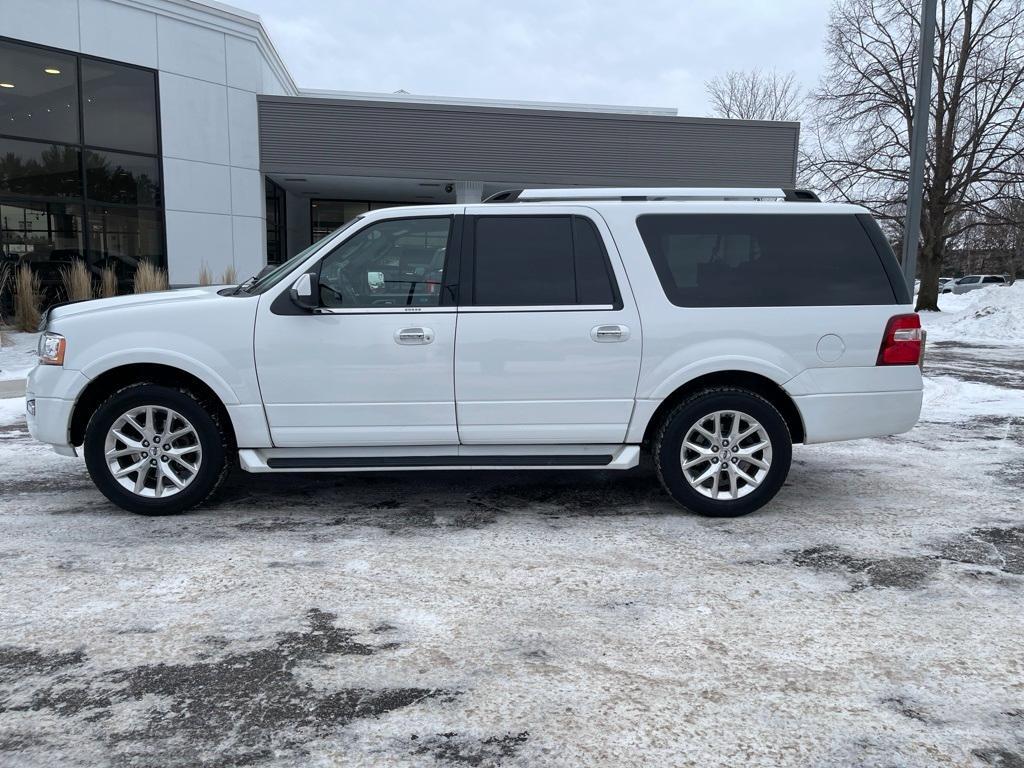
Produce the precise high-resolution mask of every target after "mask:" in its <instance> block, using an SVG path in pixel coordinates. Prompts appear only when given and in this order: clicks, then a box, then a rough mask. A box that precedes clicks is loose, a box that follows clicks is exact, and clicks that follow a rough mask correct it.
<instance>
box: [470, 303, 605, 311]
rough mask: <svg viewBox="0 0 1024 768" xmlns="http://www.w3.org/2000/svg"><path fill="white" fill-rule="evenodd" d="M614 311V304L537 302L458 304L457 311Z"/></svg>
mask: <svg viewBox="0 0 1024 768" xmlns="http://www.w3.org/2000/svg"><path fill="white" fill-rule="evenodd" d="M601 311H616V310H615V305H614V304H537V305H531V304H527V305H519V304H516V305H512V306H501V307H498V306H496V307H489V306H484V305H479V304H474V305H472V306H465V307H463V306H460V307H459V312H477V313H479V312H601Z"/></svg>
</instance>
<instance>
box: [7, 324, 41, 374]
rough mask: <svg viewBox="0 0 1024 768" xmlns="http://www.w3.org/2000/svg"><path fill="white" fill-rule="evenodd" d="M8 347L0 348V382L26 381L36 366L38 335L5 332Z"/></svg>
mask: <svg viewBox="0 0 1024 768" xmlns="http://www.w3.org/2000/svg"><path fill="white" fill-rule="evenodd" d="M4 339H5V340H6V341H7V342H8V344H7V346H3V347H0V381H12V380H15V379H24V378H25V377H26V376H28V372H29V371H30V370H32V368H33V367H34V366H35V364H36V344H37V342H38V341H39V334H38V333H22V332H19V331H12V330H5V331H4Z"/></svg>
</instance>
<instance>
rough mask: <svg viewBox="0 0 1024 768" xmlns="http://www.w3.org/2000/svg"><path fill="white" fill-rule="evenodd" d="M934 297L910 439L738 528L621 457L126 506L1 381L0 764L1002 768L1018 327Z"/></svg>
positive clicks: (818, 468)
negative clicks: (1006, 329)
mask: <svg viewBox="0 0 1024 768" xmlns="http://www.w3.org/2000/svg"><path fill="white" fill-rule="evenodd" d="M1022 287H1024V286H1022ZM1015 290H1016V288H1013V289H992V290H991V291H988V292H987V293H989V294H993V295H995V294H998V293H999V292H1000V291H1007V292H1010V293H1007V296H1008V297H1012V296H1014V295H1015V294H1014V293H1012V291H1015ZM976 293H978V294H980V293H983V292H982V291H978V292H976ZM946 298H949V297H944V299H943V300H944V302H945V299H946ZM955 300H956V301H957V302H960V303H963V304H964V307H961V308H958V310H957V311H956V313H952V312H951V313H949V314H948V315H947V314H945V313H944V315H943V316H941V317H936V316H927V317H926V318H925V323H926V325H927V326H928V327H929V328H930V332H931V338H932V339H933V340H935V341H936V342H957V340H958V337H959V338H961V339H970V343H971V346H965V345H964V344H962V343H946V344H945V345H944V346H938V347H933V348H932V349H931V350H930V351H929V358H928V359H929V366H930V368H929V378H928V383H927V390H926V404H925V411H924V415H923V420H922V423H921V424H920V426H919V427H918V428H916V429H915V430H914V431H913V432H911V433H909V434H907V435H902V436H899V437H892V438H886V439H880V440H865V441H858V442H851V443H841V444H835V445H829V446H809V447H798V448H796V449H795V453H794V459H795V461H794V465H793V469H792V472H791V474H790V477H789V481H788V482H787V484H786V486H785V488H784V489H783V490H782V492H781V493H780V495H779V496H778V498H777V500H776V501H775V502H773V503H772V504H771V505H770V506H769V507H767V508H765V509H764V510H762V511H760V512H758V513H756V514H754V515H752V516H749V517H746V518H742V519H737V520H706V519H702V518H698V517H695V516H692V515H689V514H685V513H681V512H680V511H679V510H678V509H676V508H675V507H674V506H673V505H672V504H671V503H669V502H668V500H667V499H666V498H665V496H664V495H663V494H662V493H661V491H660V490H659V488H658V486H657V482H656V480H655V478H654V477H653V475H652V474H651V473H650V472H649V471H648V470H638V471H635V472H630V473H626V474H612V473H600V472H593V473H590V472H588V473H571V474H570V473H554V472H549V473H536V474H521V473H511V472H495V473H480V474H469V473H437V474H415V473H410V474H365V475H356V476H336V477H324V476H312V477H311V476H296V477H289V478H285V479H282V478H277V477H271V478H267V477H258V476H238V477H236V478H235V479H234V480H233V481H232V483H231V485H230V487H229V488H228V490H227V492H226V494H225V497H224V499H223V500H222V501H221V502H220V503H219V504H217V505H216V506H214V507H212V508H208V509H204V510H201V511H199V512H196V513H193V514H189V515H187V516H183V517H179V518H166V519H145V518H140V517H134V516H132V515H129V514H127V513H123V512H121V511H119V510H117V509H115V508H113V507H112V506H111V505H109V504H108V503H106V502H105V500H104V499H103V498H102V497H101V496H100V495H99V494H98V493H97V492H96V491H95V490H94V489H93V488H92V486H91V485H90V483H89V480H88V478H87V476H86V474H85V471H84V468H83V467H82V465H81V463H80V462H79V461H78V460H75V459H65V458H61V457H58V456H56V455H54V454H53V453H51V452H50V451H49V450H48V449H46V448H43V447H42V446H37V445H34V444H33V443H32V442H31V441H30V440H29V439H28V436H27V435H26V433H25V431H24V422H23V421H22V419H21V416H20V411H19V410H18V409H19V408H20V406H21V401H20V400H12V401H0V526H2V528H0V530H2V531H3V537H2V539H0V567H2V570H0V573H2V579H0V765H4V766H7V765H11V766H15V765H17V766H23V765H61V766H102V765H116V766H121V765H132V766H160V767H161V768H162V767H164V766H214V765H218V766H219V765H224V766H227V765H240V764H251V765H257V766H270V765H273V766H327V765H339V766H340V765H344V766H362V765H366V766H391V765H401V766H435V765H436V766H477V765H479V766H489V765H501V766H562V765H564V766H576V765H615V766H637V765H657V766H670V765H671V766H682V765H692V766H701V767H702V768H703V767H704V766H773V767H774V766H788V765H794V766H852V765H857V766H893V765H899V766H912V767H913V766H936V765H947V766H970V765H977V766H1020V765H1024V683H1022V679H1024V678H1022V673H1024V667H1022V663H1024V662H1022V656H1021V637H1022V633H1024V609H1022V607H1021V606H1022V596H1024V506H1022V503H1021V497H1022V495H1024V393H1022V390H1021V377H1022V372H1021V370H1020V367H1019V366H1020V361H1021V360H1022V359H1024V340H1021V339H1019V338H1018V339H1017V340H1016V341H1015V340H1013V339H1007V338H1002V339H996V338H993V337H992V336H991V335H985V332H984V328H982V329H981V330H979V328H978V327H977V326H978V325H979V323H980V324H981V325H984V323H981V321H982V320H984V317H982V318H975V320H977V321H978V322H974V321H970V320H969V319H966V318H968V317H969V315H970V313H972V312H975V311H977V309H978V308H979V306H976V305H975V304H974V303H973V302H974V301H978V302H981V301H982V300H981V299H976V298H975V295H974V294H970V295H967V296H963V297H955ZM968 300H970V301H969V302H968ZM986 306H987V305H986ZM1001 311H1002V312H1003V313H1004V315H1005V314H1012V312H1013V311H1016V310H1013V308H1012V307H1011V308H1010V309H1004V310H1001ZM954 314H955V315H956V316H959V317H960V318H961V320H960V323H961V325H959V326H958V325H957V319H956V317H954ZM1004 321H1005V322H1004V325H1005V324H1006V323H1007V322H1011V320H1010V319H1007V318H1006V317H1004ZM965 329H967V330H970V333H968V332H967V330H965ZM983 347H984V348H983ZM979 361H983V362H984V364H983V365H982V364H980V363H979ZM1015 366H1016V367H1015ZM9 404H10V405H9Z"/></svg>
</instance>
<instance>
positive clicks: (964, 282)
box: [942, 275, 1006, 294]
mask: <svg viewBox="0 0 1024 768" xmlns="http://www.w3.org/2000/svg"><path fill="white" fill-rule="evenodd" d="M993 285H1006V278H1005V277H1003V276H1002V275H967V276H966V277H961V278H958V279H957V280H954V281H953V282H952V283H950V284H948V285H946V286H945V287H943V289H942V293H955V294H961V293H967V292H968V291H975V290H977V289H978V288H991V287H992V286H993Z"/></svg>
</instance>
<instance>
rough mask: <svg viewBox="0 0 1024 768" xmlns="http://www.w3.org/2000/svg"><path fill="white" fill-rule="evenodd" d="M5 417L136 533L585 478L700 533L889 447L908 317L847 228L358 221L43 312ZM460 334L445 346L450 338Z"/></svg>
mask: <svg viewBox="0 0 1024 768" xmlns="http://www.w3.org/2000/svg"><path fill="white" fill-rule="evenodd" d="M44 324H45V333H44V334H42V336H41V338H40V343H39V353H40V364H39V365H38V366H37V367H36V368H35V369H34V370H33V371H32V373H31V375H30V377H29V382H28V395H27V408H28V423H29V427H30V429H31V431H32V434H33V435H34V436H35V437H36V439H38V440H41V441H43V442H46V443H51V444H53V445H54V446H55V448H56V449H57V451H58V452H59V453H63V454H72V455H75V454H78V453H82V454H84V457H85V463H86V466H87V467H88V470H89V473H90V475H91V476H92V479H93V481H94V482H95V483H96V486H97V487H98V488H99V489H100V490H101V491H102V492H103V493H104V494H105V495H106V496H107V498H109V499H110V500H111V501H113V502H114V503H115V504H118V505H120V506H121V507H123V508H125V509H128V510H131V511H133V512H139V513H142V514H166V513H173V512H180V511H183V510H185V509H188V508H190V507H193V506H195V505H197V504H199V503H201V502H203V501H204V500H205V499H207V498H208V497H209V496H210V495H211V494H212V493H213V492H214V491H216V489H217V487H218V486H219V485H220V484H221V482H222V481H223V479H224V477H225V475H226V474H227V472H228V469H229V467H231V466H232V465H233V464H235V462H236V461H237V463H238V464H239V465H240V466H241V469H242V470H244V471H247V472H260V473H273V472H293V471H312V472H349V471H356V470H370V469H373V470H394V469H453V468H473V469H498V468H500V469H513V468H514V469H534V468H546V469H550V468H560V469H594V468H602V469H610V470H624V469H629V468H631V467H634V466H636V465H637V463H638V462H639V460H640V456H641V453H642V452H648V453H650V454H651V455H652V457H653V461H654V465H655V466H656V468H657V473H658V476H659V478H660V480H661V482H662V484H663V485H664V487H665V489H666V490H667V492H668V493H669V494H670V495H671V496H672V498H674V499H675V500H676V501H678V502H679V503H680V504H682V505H684V506H685V507H688V508H689V509H691V510H694V511H696V512H698V513H701V514H705V515H715V516H731V515H741V514H745V513H747V512H751V511H753V510H755V509H757V508H759V507H761V506H762V505H764V504H765V503H767V502H768V501H769V500H770V499H771V498H772V497H773V496H774V495H775V494H776V492H778V490H779V489H780V488H781V487H782V484H783V482H784V480H785V479H786V475H787V473H788V471H789V466H790V459H791V451H792V445H793V444H794V443H808V444H810V443H822V442H828V441H835V440H848V439H851V438H859V437H871V436H879V435H890V434H894V433H898V432H904V431H906V430H909V429H910V428H911V427H913V425H914V424H915V423H916V422H917V419H918V416H919V414H920V409H921V391H922V385H921V373H920V370H919V367H918V364H919V361H920V360H921V355H922V352H923V339H922V332H921V326H920V322H919V319H918V316H917V315H916V314H915V313H913V312H912V310H911V298H910V294H909V291H908V288H907V285H906V283H905V281H904V280H903V276H902V274H901V273H900V270H899V266H898V264H897V262H896V259H895V257H894V255H893V253H892V251H891V250H890V248H889V246H888V244H887V242H886V239H885V237H884V236H883V235H882V232H881V230H880V229H879V227H878V225H877V224H876V223H875V221H874V220H873V219H872V218H871V216H870V215H869V214H868V213H867V211H866V210H864V209H863V208H860V207H857V206H853V205H843V204H831V203H821V202H818V201H817V198H816V197H815V196H814V195H813V194H812V193H808V192H805V191H802V190H777V189H776V190H763V189H738V190H728V189H726V190H722V189H715V190H693V189H682V190H674V189H611V190H607V189H569V190H550V189H549V190H520V191H516V192H509V193H502V194H500V195H497V196H495V197H493V198H491V200H490V201H488V202H487V203H482V204H476V205H441V206H422V207H421V206H417V207H408V208H388V209H382V210H377V211H371V212H369V213H367V214H365V215H362V216H360V217H359V218H357V219H355V220H353V221H351V222H349V223H348V224H347V225H345V226H344V227H342V228H341V229H340V230H338V231H336V232H335V233H333V234H332V235H330V236H328V237H327V238H325V239H324V240H322V241H320V242H318V243H316V244H314V245H312V246H310V247H309V248H308V249H306V250H305V251H303V252H302V253H300V254H298V255H297V256H295V257H294V258H293V259H291V260H290V261H288V262H286V263H284V264H282V265H280V266H278V267H276V268H274V269H272V270H270V271H269V272H266V273H265V274H264V275H263V276H262V277H260V278H259V279H250V280H248V281H245V282H243V283H242V284H241V285H239V286H237V287H232V288H226V289H225V288H221V289H219V290H218V289H216V288H194V289H184V290H178V291H170V292H165V293H159V294H148V295H133V296H121V297H117V298H113V299H102V300H97V301H92V302H82V303H77V304H72V305H67V306H60V307H56V308H54V309H53V310H52V311H50V313H49V315H48V316H47V317H46V318H45V320H44ZM456 330H457V333H456Z"/></svg>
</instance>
